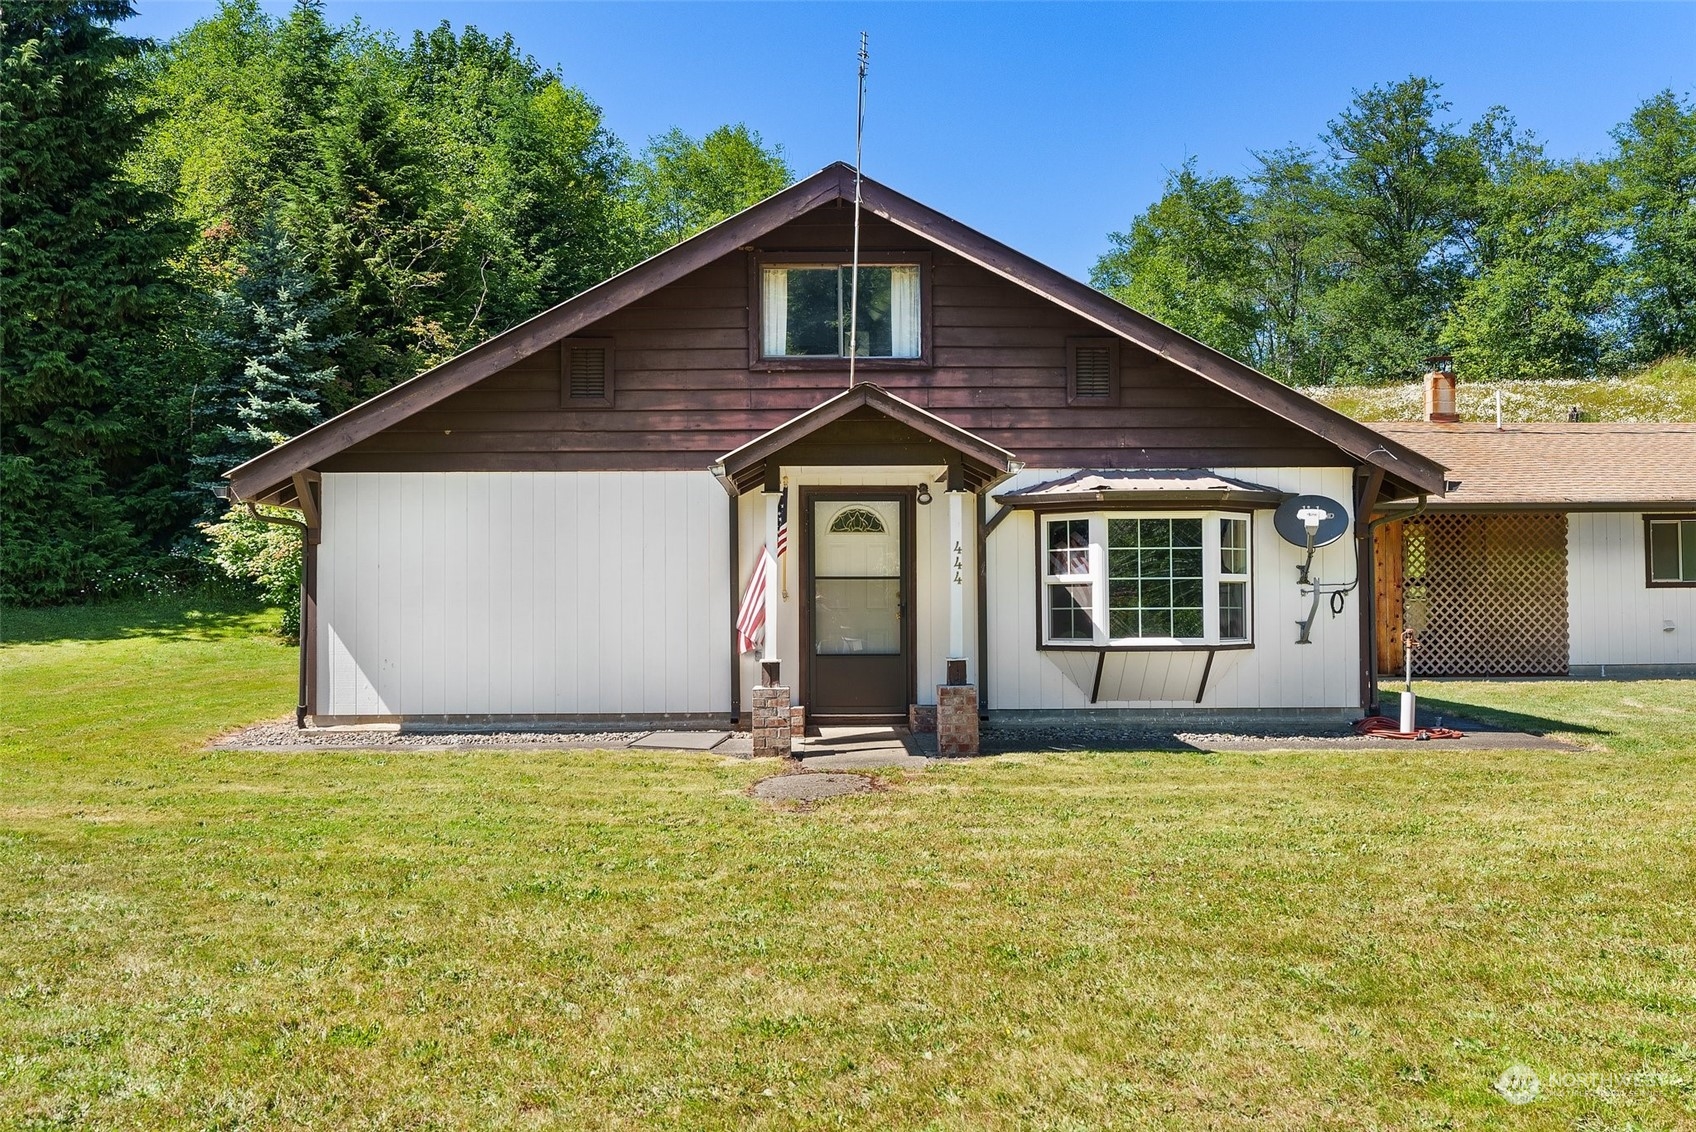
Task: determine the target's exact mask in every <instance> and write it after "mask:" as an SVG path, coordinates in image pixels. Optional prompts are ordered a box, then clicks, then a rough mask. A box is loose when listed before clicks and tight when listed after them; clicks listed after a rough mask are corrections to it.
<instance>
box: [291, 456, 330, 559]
mask: <svg viewBox="0 0 1696 1132" xmlns="http://www.w3.org/2000/svg"><path fill="white" fill-rule="evenodd" d="M322 487H323V477H321V476H316V474H315V475H314V478H312V479H308V478H307V476H306V473H305V472H296V473H295V474H294V501H295V503H296V504H297V505H298V506H299V507H300V517H301V519H302V520H303V521H304V522H305V523H306V541H307V542H309V543H318V542H321V541H323V538H324V515H323V508H322V507H321V506H320V502H319V496H318V493H319V491H320V490H322Z"/></svg>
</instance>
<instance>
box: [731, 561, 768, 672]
mask: <svg viewBox="0 0 1696 1132" xmlns="http://www.w3.org/2000/svg"><path fill="white" fill-rule="evenodd" d="M775 565H776V563H775V562H773V561H772V557H771V551H770V550H768V549H767V548H765V547H763V546H762V547H760V558H759V561H758V562H755V563H754V573H753V576H752V577H750V578H749V579H748V588H747V589H746V590H743V591H742V608H741V609H739V610H737V611H736V644H737V647H738V648H739V649H740V650H741V651H742V652H753V651H754V650H755V649H757V648H759V647H760V642H762V641H763V640H765V635H766V587H767V586H769V585H771V575H772V569H773V567H774V566H775Z"/></svg>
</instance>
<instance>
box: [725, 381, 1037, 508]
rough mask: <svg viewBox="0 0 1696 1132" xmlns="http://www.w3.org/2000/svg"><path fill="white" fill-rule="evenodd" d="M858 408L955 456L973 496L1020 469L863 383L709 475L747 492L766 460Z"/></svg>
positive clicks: (1010, 458) (991, 448) (1007, 455)
mask: <svg viewBox="0 0 1696 1132" xmlns="http://www.w3.org/2000/svg"><path fill="white" fill-rule="evenodd" d="M859 409H871V410H873V411H874V412H876V413H877V414H878V415H879V416H882V417H886V418H888V419H889V420H892V421H896V422H898V423H900V424H903V425H906V426H907V427H908V428H910V429H912V430H913V431H914V432H917V433H918V434H920V435H921V436H924V437H926V438H928V439H930V440H934V441H936V442H937V443H938V444H941V445H942V446H943V447H945V448H947V449H949V450H950V451H952V452H953V453H954V454H955V455H956V456H958V457H959V459H960V463H961V465H962V472H963V478H964V481H965V484H966V486H967V488H968V489H970V490H972V491H976V490H978V488H980V487H982V486H983V485H985V484H987V483H990V482H992V481H994V480H995V479H997V478H999V477H1002V476H1006V475H1010V474H1012V473H1013V472H1016V471H1018V470H1019V468H1021V467H1023V465H1022V464H1020V463H1019V461H1018V460H1017V459H1016V458H1015V457H1014V455H1013V454H1012V453H1011V452H1009V451H1007V450H1006V449H1005V448H1002V447H1000V446H998V445H995V444H991V443H990V442H989V441H987V440H985V439H983V438H982V437H981V436H977V435H975V434H973V433H970V432H967V431H966V430H965V429H963V428H961V427H960V426H958V425H956V424H953V423H951V422H949V421H945V420H943V419H942V418H941V417H939V416H937V415H936V414H935V413H932V412H930V411H928V410H926V409H921V408H919V406H917V405H915V404H913V403H912V402H911V401H905V400H902V399H901V398H900V397H897V396H896V395H895V394H893V393H891V392H889V390H887V389H885V388H883V387H882V386H880V385H874V384H872V383H871V382H861V383H860V384H858V385H855V386H852V387H851V388H849V389H845V390H843V391H842V392H841V393H838V394H837V395H836V396H834V397H832V398H831V399H830V400H828V401H826V402H824V403H823V404H821V405H815V406H814V407H812V408H811V409H808V410H807V411H806V412H804V413H801V414H799V415H797V416H794V417H791V418H790V419H789V420H787V421H785V422H784V423H783V424H780V425H778V426H777V427H776V428H774V429H772V430H771V431H769V432H766V433H764V434H762V435H760V436H757V437H755V438H754V439H753V440H750V441H749V442H748V443H746V444H744V445H742V446H741V447H740V448H737V449H734V450H733V451H730V452H726V453H725V454H724V455H723V456H721V457H719V459H718V461H717V463H715V464H714V465H713V468H712V470H713V474H714V475H716V476H719V477H720V480H721V482H723V483H724V484H725V486H726V488H727V489H728V490H730V491H732V492H733V493H734V492H738V491H746V490H747V489H748V488H750V487H752V486H753V485H754V484H755V483H759V482H763V480H764V478H765V464H766V461H767V460H768V459H769V458H770V457H772V456H774V455H776V454H777V453H778V452H780V451H782V450H783V449H785V448H787V447H789V446H790V445H791V444H795V443H797V442H799V441H802V440H805V439H807V438H808V437H811V436H814V435H817V434H818V433H819V432H820V431H821V430H823V429H825V428H827V427H828V426H830V425H832V424H835V423H836V422H837V421H840V420H842V419H843V418H844V417H847V416H848V415H849V414H850V413H853V412H855V411H856V410H859Z"/></svg>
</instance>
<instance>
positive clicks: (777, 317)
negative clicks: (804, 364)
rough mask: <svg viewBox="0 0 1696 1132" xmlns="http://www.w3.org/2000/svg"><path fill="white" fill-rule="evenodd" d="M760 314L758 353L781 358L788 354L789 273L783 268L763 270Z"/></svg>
mask: <svg viewBox="0 0 1696 1132" xmlns="http://www.w3.org/2000/svg"><path fill="white" fill-rule="evenodd" d="M760 312H761V319H760V323H761V325H760V342H761V346H760V352H761V353H762V354H764V355H765V356H766V357H768V358H781V357H782V356H783V355H785V354H787V353H788V352H789V272H788V270H786V269H785V268H781V267H768V268H766V269H765V286H764V287H763V288H762V294H761V296H760Z"/></svg>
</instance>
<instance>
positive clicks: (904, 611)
mask: <svg viewBox="0 0 1696 1132" xmlns="http://www.w3.org/2000/svg"><path fill="white" fill-rule="evenodd" d="M796 491H797V498H796V499H795V500H794V501H793V502H795V503H796V504H797V505H798V506H799V507H800V509H801V519H800V522H799V523H797V522H796V520H795V514H794V512H793V511H791V512H790V517H789V524H790V526H791V527H794V528H795V530H796V532H797V533H798V534H799V539H798V540H793V539H792V540H791V541H790V545H791V546H795V545H796V542H797V541H798V542H799V544H800V545H799V548H798V549H797V551H796V553H797V554H799V555H800V558H799V560H798V562H797V565H798V567H799V569H798V571H797V573H799V575H800V578H801V593H800V596H799V600H798V602H797V604H798V606H799V607H800V615H799V616H798V617H797V618H796V623H797V625H798V627H799V635H800V652H801V674H800V675H801V678H800V680H799V681H798V682H797V683H796V685H795V687H796V694H797V695H801V696H805V697H806V698H805V699H804V700H802V705H803V706H804V707H806V709H807V718H808V719H813V718H816V717H815V716H814V714H813V710H812V707H813V592H814V588H815V587H814V585H813V510H814V508H813V503H814V501H815V500H820V499H842V500H855V499H873V500H889V499H894V500H899V501H900V503H901V633H902V636H903V638H904V639H903V641H902V644H901V649H902V651H903V652H904V653H905V654H906V656H907V702H908V703H909V704H914V703H917V702H918V700H917V698H916V697H917V695H918V687H919V649H918V643H919V637H918V631H917V627H918V617H917V615H916V613H915V611H914V606H915V605H916V604H917V603H916V600H915V594H914V583H915V581H916V578H915V577H914V575H915V573H916V570H915V569H914V567H915V566H916V565H917V561H918V559H917V551H918V547H917V543H918V539H917V538H916V537H915V536H916V534H917V527H918V516H917V514H916V512H917V511H918V506H919V504H918V498H919V489H918V488H917V487H887V486H880V487H866V488H854V487H834V486H833V487H807V486H800V487H797V488H796Z"/></svg>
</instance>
